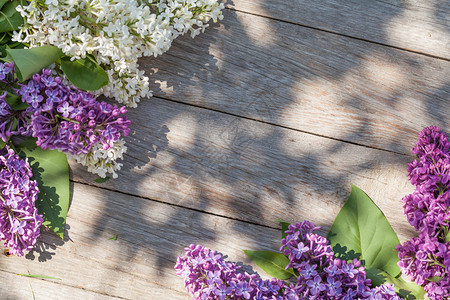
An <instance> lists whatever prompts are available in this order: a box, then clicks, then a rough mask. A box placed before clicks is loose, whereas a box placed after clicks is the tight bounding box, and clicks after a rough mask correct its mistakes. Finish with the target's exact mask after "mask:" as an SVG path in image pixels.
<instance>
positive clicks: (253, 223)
mask: <svg viewBox="0 0 450 300" xmlns="http://www.w3.org/2000/svg"><path fill="white" fill-rule="evenodd" d="M70 181H71V182H74V183H78V184H83V185H87V186H91V187H95V188H99V189H102V190H105V191H110V192H115V193H119V194H122V195H126V196H131V197H135V198H140V199H143V200H149V201H154V202H157V203H161V204H166V205H170V206H173V207H178V208H184V209H188V210H191V211H195V212H199V213H203V214H208V215H211V216H215V217H220V218H225V219H228V220H233V221H238V222H243V223H247V224H251V225H255V226H260V227H264V228H270V229H275V230H279V229H280V228H277V227H272V226H269V225H264V224H260V223H256V222H251V221H244V220H241V219H238V218H233V217H229V216H224V215H219V214H216V213H212V212H209V211H203V210H200V209H196V208H192V207H186V206H183V205H179V204H174V203H169V202H165V201H162V200H156V199H152V198H149V197H144V196H141V195H134V194H131V193H127V192H124V191H119V190H116V189H113V188H108V187H104V186H99V185H95V184H93V183H90V182H86V181H79V180H74V179H70Z"/></svg>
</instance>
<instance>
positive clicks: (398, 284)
mask: <svg viewBox="0 0 450 300" xmlns="http://www.w3.org/2000/svg"><path fill="white" fill-rule="evenodd" d="M366 275H367V277H368V278H370V279H371V280H372V285H374V286H379V285H382V284H383V283H385V282H389V283H391V284H394V285H395V290H396V292H397V293H398V294H399V295H400V296H401V297H402V298H403V299H407V300H418V299H424V297H425V293H426V292H425V290H424V289H423V287H421V286H419V285H417V284H416V283H414V282H406V281H405V280H403V279H402V278H401V277H393V276H391V275H389V274H388V273H386V272H384V271H382V270H379V269H376V268H366Z"/></svg>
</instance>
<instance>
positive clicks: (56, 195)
mask: <svg viewBox="0 0 450 300" xmlns="http://www.w3.org/2000/svg"><path fill="white" fill-rule="evenodd" d="M16 149H17V151H18V152H19V155H20V156H22V157H24V156H26V157H27V158H28V162H29V163H30V166H31V168H32V171H33V179H35V180H36V181H37V182H38V186H39V191H40V192H39V195H38V200H37V201H36V207H37V209H38V212H39V213H40V214H42V215H43V218H44V225H45V226H47V227H49V228H50V229H51V230H53V231H54V232H55V233H56V234H58V235H59V236H60V237H61V238H62V237H63V235H64V224H65V223H66V216H67V211H68V210H69V201H70V194H69V191H70V188H69V166H68V164H67V157H66V155H65V154H64V153H62V152H59V151H57V150H48V149H47V150H42V149H41V148H39V147H37V146H36V140H35V139H34V138H28V139H27V140H26V141H25V142H23V143H21V144H19V145H18V146H16Z"/></svg>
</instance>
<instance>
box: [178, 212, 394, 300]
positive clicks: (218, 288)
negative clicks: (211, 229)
mask: <svg viewBox="0 0 450 300" xmlns="http://www.w3.org/2000/svg"><path fill="white" fill-rule="evenodd" d="M317 229H319V228H318V227H315V226H314V225H313V224H312V223H311V222H307V221H304V222H302V223H296V224H291V225H290V226H289V229H288V230H287V231H286V234H287V235H286V238H284V239H283V240H282V245H283V246H282V247H281V251H282V252H283V253H284V254H285V255H287V256H288V258H289V261H290V262H289V264H288V265H287V266H286V268H291V267H292V268H293V269H294V270H295V273H296V274H297V275H298V276H297V280H296V283H295V284H293V283H290V284H288V283H286V282H283V281H281V280H278V279H275V278H273V279H271V280H262V279H261V278H260V277H258V275H255V274H254V275H250V274H248V273H239V272H238V270H239V267H238V266H236V265H235V264H233V263H229V262H225V261H224V259H223V258H222V256H221V255H220V254H216V253H215V252H214V251H210V250H209V249H206V248H204V247H202V246H200V245H191V246H190V247H189V248H186V249H185V251H186V255H184V256H182V257H178V260H177V264H176V266H175V269H176V270H177V274H178V275H180V276H182V277H183V278H184V281H185V286H186V288H187V290H188V292H189V293H190V294H191V295H192V297H193V299H221V300H222V299H258V300H261V299H273V300H294V299H394V300H395V299H401V298H400V297H398V296H397V295H396V293H395V288H394V286H393V285H390V284H385V285H382V286H379V287H375V288H372V287H371V284H370V283H371V281H370V279H367V278H366V273H365V270H364V267H362V266H361V262H360V261H358V260H356V259H355V260H353V261H352V262H350V263H347V262H345V261H343V260H339V259H333V255H334V254H333V252H332V250H331V247H330V246H329V245H328V240H327V239H326V238H324V237H321V236H319V235H317V234H315V233H313V231H315V230H317Z"/></svg>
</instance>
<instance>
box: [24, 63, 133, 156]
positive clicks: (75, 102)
mask: <svg viewBox="0 0 450 300" xmlns="http://www.w3.org/2000/svg"><path fill="white" fill-rule="evenodd" d="M19 86H20V89H19V90H18V94H19V95H20V96H21V97H22V101H23V102H26V103H27V104H28V105H30V107H28V108H27V112H28V113H29V114H30V115H31V121H30V125H29V126H30V129H31V132H32V135H33V137H36V138H37V142H36V144H37V145H38V146H39V147H41V148H42V149H47V148H48V149H51V150H53V149H58V150H60V151H63V152H67V153H69V154H72V155H79V154H87V153H89V150H90V149H91V148H92V146H93V145H94V144H96V143H101V144H102V146H103V149H104V150H107V149H109V148H112V147H114V144H115V143H116V142H117V141H118V140H119V138H120V136H121V135H122V134H123V135H125V136H126V135H128V133H129V131H130V130H129V128H128V127H129V125H130V121H129V120H128V119H127V117H126V116H125V115H124V114H125V113H126V109H125V107H117V106H116V105H110V104H108V103H105V102H98V101H96V99H95V96H94V95H93V94H90V93H87V92H83V91H80V90H78V89H76V88H74V87H69V86H67V85H65V84H63V83H62V80H61V78H59V77H57V76H56V77H53V76H52V75H51V71H50V70H46V69H44V70H42V72H41V73H40V74H35V75H34V76H33V77H32V79H30V81H29V82H28V83H24V84H19Z"/></svg>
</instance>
